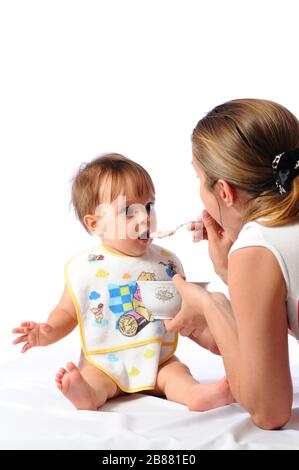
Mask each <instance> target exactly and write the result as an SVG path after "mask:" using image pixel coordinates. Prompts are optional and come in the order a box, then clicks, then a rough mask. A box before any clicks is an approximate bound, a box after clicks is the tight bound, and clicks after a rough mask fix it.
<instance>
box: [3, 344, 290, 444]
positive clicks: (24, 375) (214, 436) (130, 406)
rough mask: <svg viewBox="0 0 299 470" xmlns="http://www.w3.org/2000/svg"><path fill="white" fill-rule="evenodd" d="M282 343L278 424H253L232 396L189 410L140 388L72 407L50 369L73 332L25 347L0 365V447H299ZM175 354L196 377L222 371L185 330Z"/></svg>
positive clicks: (69, 350) (72, 355)
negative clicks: (286, 393)
mask: <svg viewBox="0 0 299 470" xmlns="http://www.w3.org/2000/svg"><path fill="white" fill-rule="evenodd" d="M290 347H291V356H292V372H293V377H294V409H293V416H292V419H291V421H290V422H289V424H288V425H287V426H286V428H285V429H283V430H280V431H263V430H261V429H258V428H257V427H255V426H254V425H253V424H252V422H251V420H250V418H249V416H248V414H247V413H246V412H245V411H244V410H243V409H242V408H241V407H240V406H239V405H237V404H234V405H230V406H225V407H222V408H218V409H216V410H212V411H208V412H204V413H196V412H190V411H188V409H187V408H186V407H185V406H183V405H180V404H177V403H173V402H169V401H166V400H163V399H160V398H156V397H152V396H146V395H142V394H135V395H130V396H129V395H128V396H125V397H123V398H119V399H115V400H112V401H110V402H109V403H107V404H106V405H105V406H104V407H103V409H102V410H101V411H97V412H92V411H77V410H75V409H74V408H73V406H72V405H71V404H70V403H69V402H68V401H67V400H66V399H65V398H64V397H63V396H62V395H61V393H60V392H59V390H58V389H57V388H56V385H55V382H54V377H55V373H56V370H57V369H58V368H59V367H60V366H62V365H65V362H66V361H67V360H76V358H77V357H78V353H79V350H78V345H77V338H76V339H75V340H74V339H71V340H69V339H67V340H65V341H64V342H60V343H58V344H55V345H53V346H51V347H48V348H36V349H32V350H31V351H29V352H28V353H26V354H24V355H21V354H20V355H19V356H18V357H16V358H15V359H13V360H12V361H10V362H8V363H6V364H5V363H3V364H2V365H1V367H0V415H1V420H0V448H1V449H109V450H110V449H111V450H112V449H299V348H298V345H297V343H295V341H291V343H290ZM178 356H179V357H180V358H181V360H183V361H184V362H185V363H187V364H188V365H189V366H191V367H190V368H191V371H192V373H193V375H194V376H195V377H196V378H198V379H199V380H201V381H202V382H207V381H210V380H218V379H220V378H221V377H222V376H223V375H224V371H223V367H222V361H221V359H220V358H218V357H216V356H213V355H211V354H210V353H208V352H206V351H204V350H203V349H201V348H199V347H198V346H197V345H195V344H193V343H192V342H191V341H189V340H187V339H185V338H183V339H182V340H181V341H180V344H179V348H178ZM297 359H298V360H297ZM273 393H275V390H274V391H273Z"/></svg>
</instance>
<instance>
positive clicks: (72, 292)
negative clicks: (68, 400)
mask: <svg viewBox="0 0 299 470" xmlns="http://www.w3.org/2000/svg"><path fill="white" fill-rule="evenodd" d="M101 248H102V249H103V250H104V251H106V253H109V254H112V255H114V256H119V257H124V258H126V257H128V256H126V255H123V256H121V255H119V254H116V253H114V252H111V251H110V250H109V249H107V248H106V247H104V245H102V246H101ZM85 251H87V250H84V251H81V252H80V253H78V254H77V255H75V256H73V257H72V258H71V259H70V260H69V261H68V262H67V263H66V265H65V268H64V277H65V282H66V285H67V288H68V292H69V294H70V296H71V299H72V301H73V304H74V307H75V311H76V315H77V319H78V325H79V332H80V338H81V344H82V350H83V353H84V356H85V359H86V361H88V362H89V363H90V364H92V365H94V366H95V367H97V369H99V370H101V371H102V372H103V373H104V374H106V375H108V377H110V378H111V379H112V380H113V381H114V382H115V384H116V385H117V386H118V387H119V388H120V390H122V391H123V392H125V393H137V392H142V391H144V390H154V389H155V388H156V384H155V385H153V386H147V387H146V386H145V387H139V388H135V389H128V388H126V387H124V386H122V385H121V384H120V383H119V381H118V380H117V378H116V377H114V375H113V374H111V372H109V371H108V370H106V369H104V368H103V367H101V366H100V365H99V364H97V363H96V362H94V361H93V360H92V359H90V357H88V356H91V355H96V354H103V353H107V352H112V351H120V350H123V349H130V348H132V347H136V346H143V345H145V344H150V343H158V342H159V343H162V346H173V348H172V350H171V352H170V353H169V354H168V356H167V357H166V358H164V359H163V360H162V361H161V362H159V365H161V364H164V363H165V362H167V361H168V360H169V359H170V358H171V357H172V356H173V355H174V353H175V351H176V348H177V343H178V336H179V335H178V333H177V332H176V337H175V341H174V342H163V340H162V339H161V338H153V339H150V340H145V341H139V342H137V343H132V344H129V345H123V346H119V347H115V348H107V349H102V350H101V349H100V350H95V351H87V349H86V343H85V340H84V335H83V325H82V319H81V314H80V307H79V303H78V300H77V298H76V295H75V293H74V291H73V288H72V286H71V283H70V280H69V277H68V271H67V268H68V265H69V263H70V262H71V261H72V260H73V259H74V258H76V257H77V256H78V255H79V254H81V253H84V252H85Z"/></svg>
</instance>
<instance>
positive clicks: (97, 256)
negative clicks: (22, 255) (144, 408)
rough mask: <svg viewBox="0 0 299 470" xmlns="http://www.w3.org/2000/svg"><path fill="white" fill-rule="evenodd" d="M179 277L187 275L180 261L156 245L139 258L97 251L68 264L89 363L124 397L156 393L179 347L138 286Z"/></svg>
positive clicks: (66, 271) (84, 350) (175, 337)
mask: <svg viewBox="0 0 299 470" xmlns="http://www.w3.org/2000/svg"><path fill="white" fill-rule="evenodd" d="M175 273H179V274H184V273H183V269H182V266H181V263H180V261H179V260H178V258H177V257H176V256H175V255H174V254H173V253H171V252H169V251H168V250H165V249H164V248H161V247H159V246H157V245H150V246H149V248H148V249H147V251H146V253H145V254H144V255H143V256H140V257H132V256H125V255H121V254H119V255H118V254H116V253H114V252H112V251H110V250H108V249H107V248H105V247H104V246H103V245H102V246H101V245H97V246H96V247H93V248H91V249H88V250H86V251H84V252H83V253H80V254H79V255H76V256H75V257H74V258H72V259H71V260H70V261H69V262H68V263H67V264H66V267H65V278H66V284H67V287H68V290H69V293H70V295H71V297H72V300H73V302H74V306H75V308H76V312H77V317H78V323H79V328H80V335H81V342H82V349H83V352H84V355H85V358H86V360H87V361H89V362H90V363H92V364H93V365H95V366H96V367H98V368H99V369H101V370H102V371H103V372H104V373H106V374H107V375H109V376H110V377H111V378H112V379H113V380H114V381H115V383H116V384H117V385H118V386H119V388H120V389H121V390H123V391H125V392H137V391H141V390H149V389H153V388H155V383H156V375H157V370H158V367H159V365H160V364H162V363H163V362H166V361H167V360H168V359H169V358H170V357H171V356H172V355H173V354H174V352H175V349H176V345H177V334H176V333H167V332H166V330H165V327H164V324H163V321H160V320H154V318H153V316H152V315H151V314H150V313H149V312H148V311H147V310H146V309H145V307H144V306H143V304H142V299H141V295H140V291H139V288H138V286H137V282H136V281H137V280H157V281H162V280H163V281H164V280H170V279H171V278H172V277H173V275H174V274H175Z"/></svg>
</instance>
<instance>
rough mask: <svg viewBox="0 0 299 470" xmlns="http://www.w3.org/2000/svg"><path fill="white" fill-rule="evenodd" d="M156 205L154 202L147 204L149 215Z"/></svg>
mask: <svg viewBox="0 0 299 470" xmlns="http://www.w3.org/2000/svg"><path fill="white" fill-rule="evenodd" d="M154 205H155V203H154V202H148V203H147V204H145V209H146V212H147V213H150V211H151V210H152V209H153V208H154Z"/></svg>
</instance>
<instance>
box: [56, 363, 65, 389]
mask: <svg viewBox="0 0 299 470" xmlns="http://www.w3.org/2000/svg"><path fill="white" fill-rule="evenodd" d="M66 373H67V371H66V370H65V369H63V368H62V367H61V368H60V369H59V371H58V372H57V374H56V376H55V381H56V383H57V385H61V384H62V378H63V376H64V375H65V374H66Z"/></svg>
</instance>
